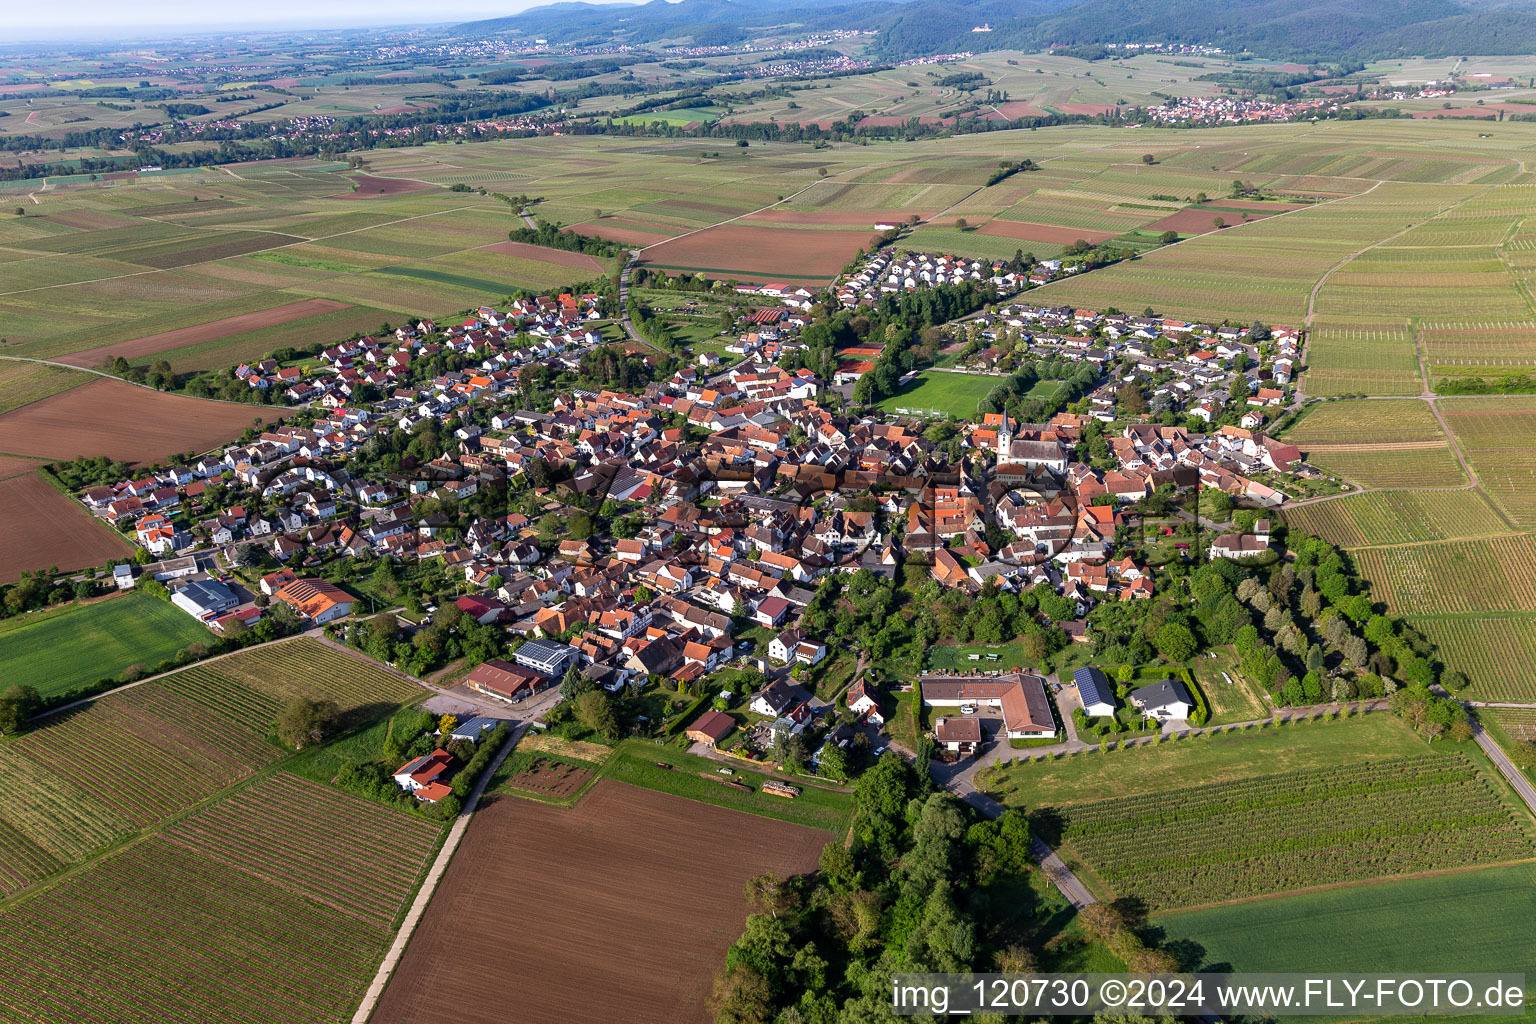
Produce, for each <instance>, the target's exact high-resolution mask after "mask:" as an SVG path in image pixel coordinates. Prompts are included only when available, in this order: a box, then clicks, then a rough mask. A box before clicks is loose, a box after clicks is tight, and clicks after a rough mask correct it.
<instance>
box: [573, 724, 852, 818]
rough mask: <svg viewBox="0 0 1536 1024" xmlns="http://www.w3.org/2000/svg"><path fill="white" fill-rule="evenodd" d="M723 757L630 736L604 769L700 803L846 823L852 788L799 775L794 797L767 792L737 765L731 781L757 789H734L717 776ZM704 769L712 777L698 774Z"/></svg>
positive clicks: (609, 774)
mask: <svg viewBox="0 0 1536 1024" xmlns="http://www.w3.org/2000/svg"><path fill="white" fill-rule="evenodd" d="M658 761H664V762H666V763H667V764H670V765H673V766H674V767H673V768H672V769H671V770H668V769H665V768H661V767H658V766H657V762H658ZM719 768H720V763H719V762H717V761H712V760H710V759H709V758H705V757H695V756H693V755H692V754H685V753H683V752H682V751H680V750H678V749H677V748H676V747H674V746H664V745H660V744H655V743H647V742H645V741H644V740H626V741H625V742H623V743H621V744H619V749H618V752H617V753H616V754H614V756H613V758H612V759H611V760H610V761H609V762H608V764H607V766H606V767H605V768H604V769H603V775H604V776H605V777H607V778H612V779H617V780H619V781H620V782H628V783H629V784H631V785H634V786H642V787H644V788H645V789H654V790H656V791H658V792H661V793H671V794H673V795H674V796H681V797H686V798H688V799H689V800H697V801H699V802H701V803H706V804H716V805H718V806H720V807H730V808H733V809H735V810H738V811H747V812H748V813H750V814H760V815H762V816H763V817H766V818H777V819H778V820H780V821H789V822H794V823H796V824H799V825H809V826H811V827H812V828H824V829H828V830H830V831H833V832H840V831H841V830H842V829H843V827H844V826H845V825H847V823H848V816H849V814H850V813H851V812H852V810H853V798H852V796H851V795H850V794H848V793H838V792H835V791H832V790H825V789H820V788H818V787H816V786H814V785H808V784H806V783H805V782H803V781H796V782H795V785H797V786H799V787H800V789H801V793H800V795H799V796H798V797H795V798H794V799H793V800H791V799H787V798H785V797H779V796H769V795H767V794H764V793H762V792H759V791H758V790H759V789H760V787H761V785H762V781H763V778H764V776H762V775H760V774H758V773H757V772H753V771H749V770H747V769H745V768H738V769H736V774H735V775H733V776H731V777H730V778H731V780H732V781H737V782H741V783H743V784H745V785H748V786H751V787H752V789H753V792H751V793H748V792H745V791H743V790H738V789H732V788H730V787H729V786H726V785H723V784H722V783H721V782H717V781H715V780H716V779H725V778H726V776H724V775H720V774H719V772H718V769H719ZM700 772H704V773H706V774H707V775H708V776H710V777H709V778H703V777H701V776H700V774H699V773H700Z"/></svg>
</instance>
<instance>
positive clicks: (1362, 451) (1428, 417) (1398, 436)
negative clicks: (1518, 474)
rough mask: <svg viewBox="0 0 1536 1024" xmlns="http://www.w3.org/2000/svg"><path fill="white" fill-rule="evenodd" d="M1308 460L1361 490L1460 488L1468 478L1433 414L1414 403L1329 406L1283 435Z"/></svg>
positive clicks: (1408, 400)
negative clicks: (1375, 488)
mask: <svg viewBox="0 0 1536 1024" xmlns="http://www.w3.org/2000/svg"><path fill="white" fill-rule="evenodd" d="M1285 440H1286V441H1288V442H1289V443H1291V444H1294V445H1296V446H1297V447H1299V448H1300V449H1301V450H1302V454H1303V455H1304V456H1305V457H1306V459H1307V461H1308V462H1310V463H1312V464H1313V465H1315V466H1317V467H1318V468H1319V469H1321V470H1323V471H1324V472H1327V473H1331V474H1333V475H1335V476H1338V477H1341V478H1343V479H1346V480H1352V481H1354V482H1355V483H1357V484H1360V485H1361V486H1362V487H1380V488H1399V487H1401V488H1412V487H1456V486H1459V485H1461V484H1464V483H1466V476H1465V475H1464V474H1463V473H1462V471H1461V467H1460V466H1459V465H1458V464H1457V462H1456V457H1455V454H1454V453H1453V452H1452V451H1451V448H1450V440H1449V438H1447V437H1446V434H1445V431H1443V430H1441V429H1440V424H1439V423H1438V422H1437V421H1436V419H1435V415H1434V411H1433V410H1431V409H1430V407H1429V404H1428V403H1427V402H1423V401H1420V400H1419V399H1416V398H1387V399H1380V400H1370V401H1348V402H1325V403H1322V404H1320V405H1316V406H1313V408H1312V409H1311V411H1309V412H1308V413H1307V414H1306V415H1305V416H1303V417H1302V418H1301V419H1300V420H1299V421H1298V422H1297V423H1296V425H1295V426H1293V427H1291V428H1290V429H1289V430H1288V431H1286V434H1285Z"/></svg>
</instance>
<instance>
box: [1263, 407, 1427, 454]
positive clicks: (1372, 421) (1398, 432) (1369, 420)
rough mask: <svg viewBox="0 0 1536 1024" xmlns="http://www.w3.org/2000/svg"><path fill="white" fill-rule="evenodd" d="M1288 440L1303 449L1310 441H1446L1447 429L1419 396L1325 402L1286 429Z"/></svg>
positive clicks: (1364, 442) (1315, 442) (1351, 442)
mask: <svg viewBox="0 0 1536 1024" xmlns="http://www.w3.org/2000/svg"><path fill="white" fill-rule="evenodd" d="M1285 440H1286V441H1287V442H1289V443H1290V444H1294V445H1297V446H1299V447H1300V448H1301V449H1302V450H1303V451H1307V450H1308V446H1309V445H1310V444H1319V445H1364V444H1387V443H1403V442H1416V441H1444V440H1445V431H1443V430H1441V429H1440V424H1439V423H1438V422H1436V420H1435V414H1434V412H1433V410H1431V409H1430V407H1429V405H1428V403H1426V402H1421V401H1419V400H1418V399H1416V398H1402V399H1382V400H1380V401H1371V402H1325V403H1323V404H1321V405H1317V406H1313V408H1312V409H1311V411H1310V412H1308V413H1307V414H1306V415H1305V416H1303V417H1302V418H1301V419H1300V420H1298V421H1297V423H1296V425H1295V426H1293V427H1291V429H1290V430H1288V431H1286V434H1285Z"/></svg>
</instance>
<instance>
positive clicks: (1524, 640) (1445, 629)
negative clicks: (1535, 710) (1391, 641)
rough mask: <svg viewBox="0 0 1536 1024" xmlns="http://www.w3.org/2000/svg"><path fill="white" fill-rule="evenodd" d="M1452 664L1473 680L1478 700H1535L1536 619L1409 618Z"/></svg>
mask: <svg viewBox="0 0 1536 1024" xmlns="http://www.w3.org/2000/svg"><path fill="white" fill-rule="evenodd" d="M1409 621H1410V622H1412V623H1413V625H1414V628H1416V629H1418V630H1420V631H1422V632H1423V633H1424V635H1425V636H1427V637H1429V638H1430V639H1431V640H1433V641H1434V642H1435V645H1436V646H1437V647H1439V648H1440V653H1441V655H1442V656H1443V657H1444V658H1445V660H1446V662H1447V663H1448V664H1449V665H1450V666H1451V667H1452V668H1457V669H1460V670H1461V671H1463V672H1465V673H1466V674H1467V678H1468V679H1471V680H1472V689H1471V691H1470V693H1471V695H1472V696H1473V697H1474V698H1475V699H1477V700H1514V701H1536V618H1531V617H1529V616H1517V615H1499V616H1492V615H1488V616H1478V617H1461V616H1455V617H1452V616H1447V617H1443V618H1441V617H1434V616H1426V617H1419V618H1414V619H1410V620H1409Z"/></svg>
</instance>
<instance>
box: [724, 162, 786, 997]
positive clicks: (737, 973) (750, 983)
mask: <svg viewBox="0 0 1536 1024" xmlns="http://www.w3.org/2000/svg"><path fill="white" fill-rule="evenodd" d="M741 142H742V144H743V145H745V144H746V140H745V139H742V140H741ZM709 1008H710V1012H711V1013H712V1014H713V1016H714V1020H715V1024H768V1022H769V1021H771V1020H772V1019H773V1014H774V1008H773V993H772V992H770V991H769V989H768V982H767V980H766V979H764V977H763V976H762V975H761V974H760V973H758V972H757V971H755V970H753V969H752V968H750V967H748V966H746V965H745V964H739V963H738V964H733V965H731V966H729V967H726V968H723V969H722V970H721V971H720V972H719V973H718V974H716V975H715V983H714V987H713V988H712V989H711V990H710V994H709Z"/></svg>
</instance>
